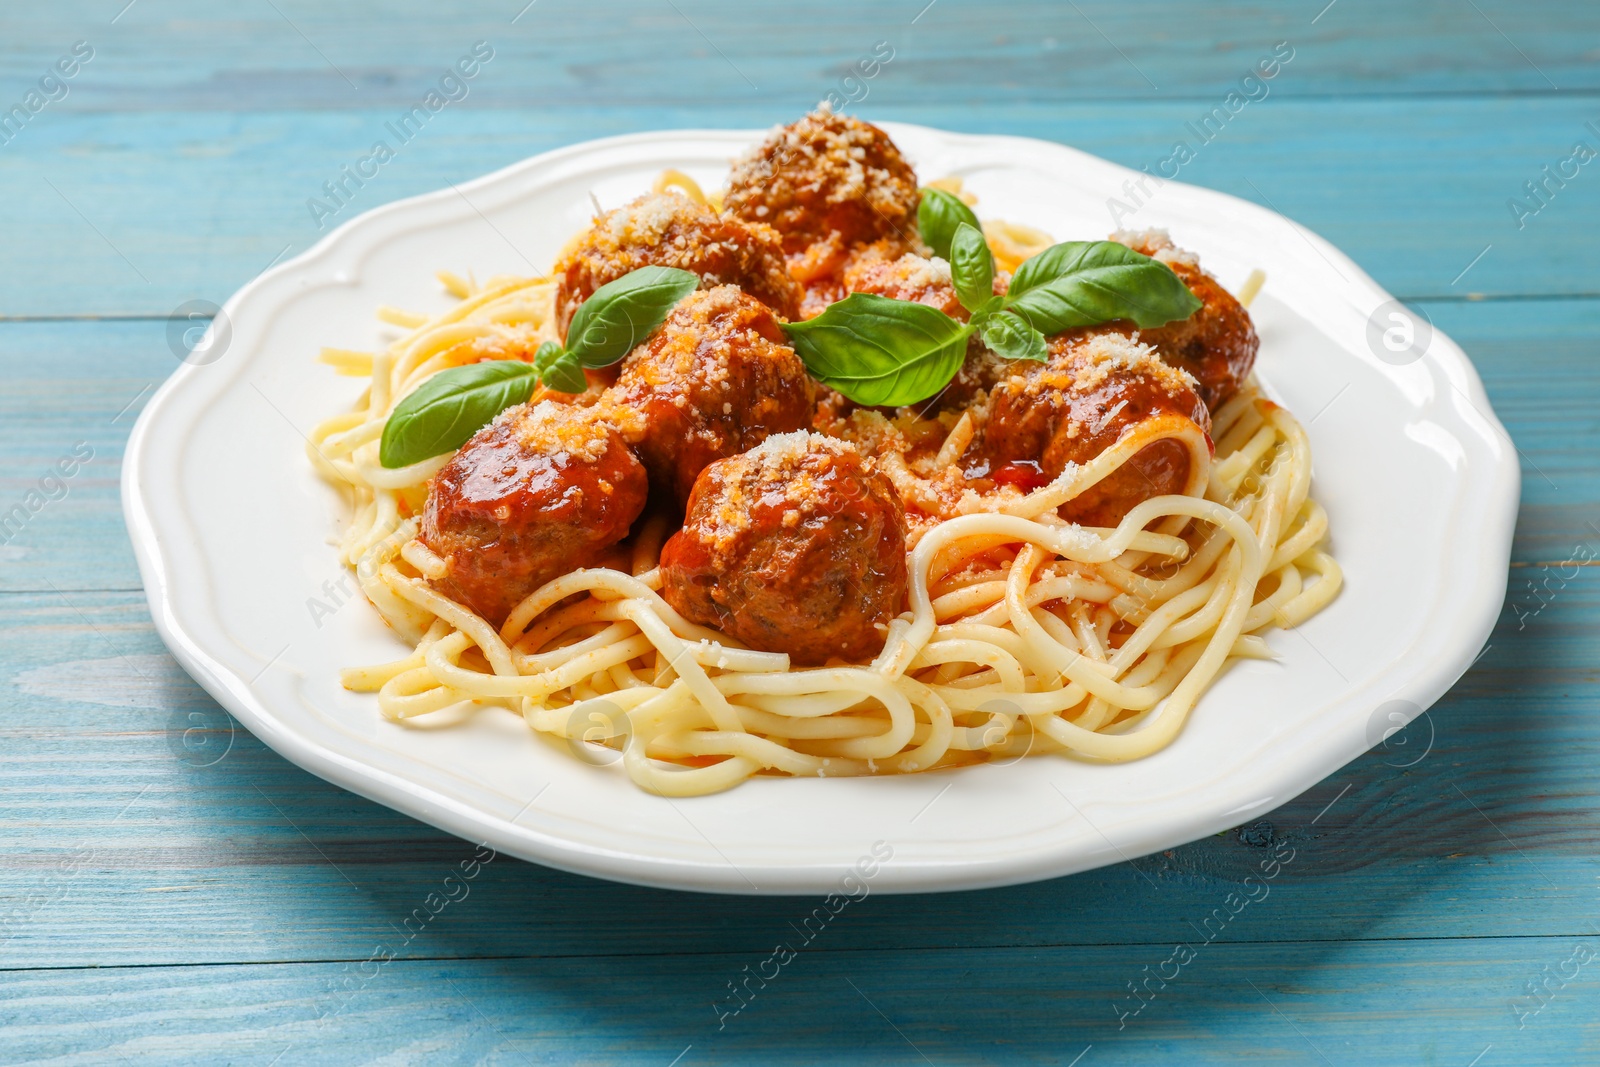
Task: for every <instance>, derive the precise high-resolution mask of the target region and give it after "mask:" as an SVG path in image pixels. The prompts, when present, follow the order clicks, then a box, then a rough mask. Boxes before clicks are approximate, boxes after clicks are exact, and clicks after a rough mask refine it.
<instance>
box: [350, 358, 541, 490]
mask: <svg viewBox="0 0 1600 1067" xmlns="http://www.w3.org/2000/svg"><path fill="white" fill-rule="evenodd" d="M538 376H539V372H538V370H537V369H535V368H534V367H533V366H531V365H530V364H527V363H523V362H522V361H520V360H511V359H503V360H493V361H490V362H487V363H470V364H468V365H467V366H465V367H451V368H450V369H449V370H442V371H440V372H439V373H438V374H435V375H434V376H433V377H432V378H429V379H428V380H427V381H425V382H423V383H422V384H421V385H419V386H418V387H417V388H416V389H415V390H414V391H413V392H412V393H410V395H408V396H407V397H406V398H405V399H404V400H402V401H400V403H399V404H397V405H396V406H395V409H394V411H392V412H391V413H390V414H389V421H388V422H386V423H384V424H383V440H382V441H381V442H380V443H379V445H378V462H379V463H381V464H383V465H384V466H385V467H389V468H394V467H409V466H411V464H413V463H421V462H422V461H423V460H425V459H432V458H433V457H434V456H442V455H444V454H445V453H446V452H454V451H455V450H456V449H458V448H460V447H461V446H462V445H464V444H466V443H467V439H468V438H470V437H471V436H472V435H473V434H475V433H477V432H478V431H479V430H480V429H482V428H483V427H484V426H486V425H487V424H488V423H489V421H490V420H492V419H493V418H494V417H495V416H496V415H498V414H500V412H502V411H504V410H505V409H506V408H508V407H511V406H512V405H513V404H521V403H525V402H526V401H527V399H528V397H530V396H532V395H533V386H534V382H535V381H536V380H537V379H538Z"/></svg>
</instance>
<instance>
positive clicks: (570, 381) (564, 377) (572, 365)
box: [533, 341, 589, 393]
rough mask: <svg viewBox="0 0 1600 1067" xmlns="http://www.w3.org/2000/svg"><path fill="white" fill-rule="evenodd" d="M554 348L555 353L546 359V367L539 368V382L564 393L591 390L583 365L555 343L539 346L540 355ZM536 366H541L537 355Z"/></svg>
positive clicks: (549, 342)
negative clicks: (584, 374) (549, 348)
mask: <svg viewBox="0 0 1600 1067" xmlns="http://www.w3.org/2000/svg"><path fill="white" fill-rule="evenodd" d="M551 346H554V351H552V352H551V353H550V355H549V358H548V359H546V361H545V363H544V365H543V366H542V367H539V380H540V381H541V382H543V383H544V384H545V385H546V386H547V387H549V388H551V389H556V390H559V391H560V392H563V393H581V392H583V391H584V390H585V389H587V388H589V379H587V378H585V377H584V376H583V365H582V364H581V363H579V362H578V357H577V356H574V355H573V354H572V353H571V352H569V351H567V350H566V349H565V348H562V347H561V346H560V345H558V344H556V343H555V342H554V341H546V342H545V343H544V344H542V345H540V346H539V353H540V354H543V352H544V350H545V349H546V348H548V347H551ZM533 362H534V365H535V366H539V356H538V355H535V356H534V359H533Z"/></svg>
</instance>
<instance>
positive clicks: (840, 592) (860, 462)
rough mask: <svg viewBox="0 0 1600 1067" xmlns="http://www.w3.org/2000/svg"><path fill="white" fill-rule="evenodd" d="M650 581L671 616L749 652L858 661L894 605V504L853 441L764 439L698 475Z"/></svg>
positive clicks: (902, 591)
mask: <svg viewBox="0 0 1600 1067" xmlns="http://www.w3.org/2000/svg"><path fill="white" fill-rule="evenodd" d="M661 580H662V590H661V593H662V596H664V597H665V598H666V600H667V603H669V604H671V605H672V606H673V607H674V608H675V609H677V611H678V613H679V614H681V615H683V616H684V617H685V618H688V619H691V620H693V621H695V622H698V623H702V624H704V625H707V626H714V627H716V628H718V629H720V630H721V631H722V632H723V633H726V634H728V635H730V636H732V637H735V638H737V639H738V640H740V641H742V642H744V643H745V644H746V645H749V646H750V647H752V648H758V649H762V650H765V651H768V652H787V653H788V654H789V656H790V657H791V659H792V660H793V661H794V662H795V663H799V664H820V663H825V662H826V661H827V660H828V659H830V658H832V657H835V656H836V657H838V658H840V659H844V660H849V661H852V662H861V661H864V660H866V659H869V658H870V657H871V656H873V655H874V654H876V653H877V652H878V651H879V650H881V649H882V648H883V641H884V635H885V630H886V628H887V626H888V624H889V620H891V619H893V618H894V617H895V616H896V615H898V614H900V612H901V610H902V609H903V607H904V604H905V597H906V520H905V510H904V507H903V505H902V504H901V502H900V497H899V495H898V494H897V493H896V492H895V491H894V486H893V485H891V484H890V483H889V479H888V478H886V477H885V476H884V475H883V474H882V473H880V472H879V471H877V470H876V469H875V468H874V466H873V464H872V461H871V460H869V459H867V458H865V457H863V456H862V455H861V453H859V452H857V451H856V449H855V446H854V445H851V444H848V443H846V442H844V441H840V440H837V439H835V438H831V437H823V436H821V435H820V434H808V433H790V434H779V435H775V436H773V437H769V438H767V440H766V441H765V442H764V443H762V445H761V446H760V447H759V448H756V449H753V450H752V451H750V452H746V453H745V454H744V455H742V456H734V457H732V458H730V459H724V460H719V461H717V462H716V463H713V464H711V466H709V467H707V468H706V469H705V470H704V471H703V472H702V473H701V475H700V478H699V480H697V481H696V482H695V486H694V494H693V495H692V496H691V497H690V498H689V514H688V516H687V518H686V519H685V520H684V525H683V529H682V530H679V531H678V532H677V533H675V534H673V535H672V538H671V539H670V540H668V541H667V543H666V545H665V546H664V547H663V548H662V550H661Z"/></svg>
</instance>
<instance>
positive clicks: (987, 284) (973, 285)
mask: <svg viewBox="0 0 1600 1067" xmlns="http://www.w3.org/2000/svg"><path fill="white" fill-rule="evenodd" d="M950 279H951V281H952V282H954V283H955V287H956V298H957V299H959V300H960V301H961V306H962V307H964V308H966V309H967V310H968V311H977V310H978V309H979V308H980V307H982V306H983V305H984V304H986V303H987V302H988V301H989V300H990V299H991V298H993V296H994V255H993V253H991V252H990V251H989V243H988V242H987V241H985V240H984V239H983V231H982V230H979V229H978V228H977V227H975V226H972V225H969V224H968V223H965V222H963V223H962V224H961V225H960V226H957V227H956V232H955V236H953V237H952V238H951V239H950Z"/></svg>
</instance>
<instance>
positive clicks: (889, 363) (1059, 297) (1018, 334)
mask: <svg viewBox="0 0 1600 1067" xmlns="http://www.w3.org/2000/svg"><path fill="white" fill-rule="evenodd" d="M917 225H918V227H919V228H920V229H921V231H922V239H923V241H924V242H925V243H926V244H928V245H929V246H930V247H931V248H932V249H933V251H934V253H935V254H936V255H939V256H942V257H944V258H945V259H947V260H948V261H949V263H950V280H951V282H952V284H953V285H954V287H955V291H956V299H958V300H959V301H961V306H962V307H964V308H966V309H967V312H968V314H969V315H970V319H969V320H968V322H967V323H965V324H962V323H960V322H957V321H956V320H955V319H953V318H951V317H950V316H948V315H946V314H945V313H944V312H942V311H939V310H938V309H937V308H931V307H928V306H927V305H926V304H919V303H914V302H911V301H906V300H891V299H888V298H887V297H882V296H869V295H867V294H863V293H853V294H851V295H850V296H848V297H846V298H845V299H844V300H841V301H839V302H838V303H836V304H832V305H830V306H829V307H828V308H827V310H825V311H824V312H823V313H822V314H821V315H818V316H817V317H816V318H814V319H810V320H808V321H805V322H796V323H789V324H787V325H785V326H784V330H785V331H787V332H788V334H789V337H790V340H791V341H792V342H793V343H794V346H795V351H796V352H797V353H798V354H799V356H800V358H801V360H802V361H804V363H805V365H806V369H807V370H809V371H810V372H811V375H812V377H814V378H816V379H818V380H819V381H821V382H823V383H824V384H825V385H829V386H832V387H833V388H834V389H837V390H838V391H839V392H841V393H843V394H844V395H845V396H847V397H849V398H850V399H851V400H853V401H855V402H856V403H858V404H867V405H871V406H880V405H881V406H889V407H901V406H904V405H906V404H915V403H917V402H918V401H920V400H926V399H927V398H928V397H930V396H933V395H934V394H936V393H938V392H939V391H940V390H941V389H943V388H944V387H945V386H946V385H947V384H948V383H949V381H950V379H951V378H953V377H954V376H955V373H956V371H958V370H960V369H961V362H962V358H963V357H964V355H965V352H966V344H967V339H968V338H970V337H971V336H972V335H973V334H977V335H978V336H979V337H980V338H982V340H983V343H984V344H985V345H987V346H988V347H989V348H990V349H991V350H992V351H994V352H995V354H997V355H999V356H1001V357H1003V358H1005V359H1027V360H1036V361H1040V362H1042V361H1044V360H1045V359H1047V358H1048V347H1047V345H1046V343H1045V337H1046V336H1047V335H1049V334H1057V333H1060V332H1061V331H1062V330H1070V329H1073V328H1074V327H1078V326H1097V325H1099V324H1101V323H1103V322H1112V321H1114V320H1117V319H1129V320H1131V321H1132V322H1134V323H1136V324H1137V325H1138V326H1140V327H1141V328H1144V329H1148V328H1151V327H1155V326H1161V325H1164V324H1166V323H1168V322H1172V321H1174V320H1176V319H1186V318H1188V317H1189V316H1190V315H1193V314H1194V313H1195V312H1196V311H1198V310H1199V309H1200V306H1201V304H1200V300H1199V299H1198V298H1197V297H1196V296H1195V295H1194V294H1193V293H1191V292H1190V291H1189V288H1188V286H1186V285H1184V284H1183V280H1182V279H1181V278H1179V277H1178V276H1177V275H1176V274H1174V273H1173V272H1172V268H1171V267H1168V266H1167V265H1166V264H1165V263H1162V262H1160V261H1158V260H1154V259H1151V258H1150V257H1149V256H1146V255H1142V254H1140V253H1138V252H1135V251H1134V250H1133V249H1131V248H1129V247H1127V246H1126V245H1121V244H1118V243H1116V242H1115V241H1067V242H1064V243H1062V244H1058V245H1052V246H1050V247H1049V248H1047V249H1045V250H1044V251H1043V252H1040V253H1039V254H1038V255H1036V256H1034V257H1033V258H1031V259H1029V260H1028V261H1027V262H1025V263H1023V264H1022V265H1021V266H1020V267H1018V268H1017V271H1016V273H1015V274H1014V275H1012V278H1011V285H1010V287H1009V289H1008V290H1007V291H1006V295H1005V296H996V295H995V294H994V275H995V266H994V256H993V254H992V253H991V252H990V251H989V245H988V242H986V241H985V240H984V237H983V230H982V228H981V227H980V226H979V225H978V220H977V218H976V216H974V215H973V214H972V211H971V209H969V208H968V207H967V205H965V204H963V203H962V202H961V201H960V199H958V198H957V197H955V196H952V195H951V194H949V193H946V192H944V191H943V190H940V189H924V190H922V203H921V205H920V206H919V207H918V209H917ZM941 319H942V320H944V321H943V322H939V321H938V320H941Z"/></svg>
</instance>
